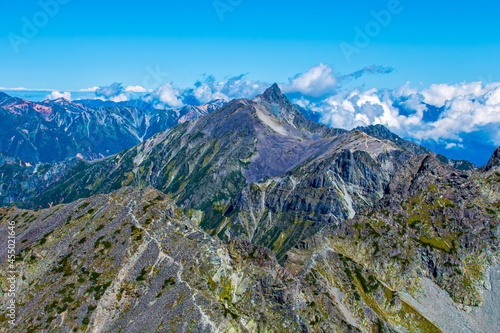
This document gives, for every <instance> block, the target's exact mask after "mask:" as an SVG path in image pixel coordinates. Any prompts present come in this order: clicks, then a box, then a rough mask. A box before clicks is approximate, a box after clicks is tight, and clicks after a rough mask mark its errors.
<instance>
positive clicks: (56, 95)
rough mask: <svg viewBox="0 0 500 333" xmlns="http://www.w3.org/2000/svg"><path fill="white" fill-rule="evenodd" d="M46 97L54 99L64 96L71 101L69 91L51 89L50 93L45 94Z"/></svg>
mask: <svg viewBox="0 0 500 333" xmlns="http://www.w3.org/2000/svg"><path fill="white" fill-rule="evenodd" d="M46 98H47V99H50V100H54V99H59V98H64V99H66V100H68V101H71V93H70V92H69V91H64V92H60V91H57V90H56V91H53V92H51V93H50V95H47V97H46Z"/></svg>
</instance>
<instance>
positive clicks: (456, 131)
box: [294, 83, 500, 149]
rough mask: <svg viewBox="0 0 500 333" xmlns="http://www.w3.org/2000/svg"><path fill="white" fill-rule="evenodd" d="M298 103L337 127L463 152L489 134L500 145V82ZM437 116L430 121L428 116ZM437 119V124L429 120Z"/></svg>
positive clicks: (350, 94) (406, 87)
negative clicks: (477, 136) (471, 139)
mask: <svg viewBox="0 0 500 333" xmlns="http://www.w3.org/2000/svg"><path fill="white" fill-rule="evenodd" d="M294 102H296V103H299V104H300V105H301V106H303V107H306V108H309V109H310V110H312V111H315V112H320V113H321V114H322V119H321V121H322V122H323V123H325V124H327V125H329V126H332V127H339V128H346V129H353V128H355V127H358V126H367V125H375V124H382V125H385V126H387V127H388V128H389V129H390V130H392V131H393V132H395V133H396V134H398V135H400V136H403V137H408V138H412V139H415V140H417V141H420V140H434V141H436V142H444V143H446V146H447V149H452V148H462V147H463V145H462V144H460V142H461V141H462V140H463V139H462V136H463V135H464V134H467V133H475V132H481V133H488V135H489V137H490V138H491V141H492V143H493V144H495V145H500V134H499V132H500V131H499V130H498V129H499V128H500V83H493V84H488V85H483V84H482V83H470V84H465V83H462V84H456V85H446V84H441V85H433V86H431V87H429V88H426V89H423V90H422V91H418V90H417V89H413V88H411V87H410V86H409V84H406V85H404V86H402V87H400V88H398V89H395V90H377V89H371V90H367V91H360V90H359V89H354V90H351V91H339V92H338V93H336V94H334V95H331V96H329V97H327V98H324V99H322V100H321V101H314V102H312V101H310V100H307V99H303V98H302V99H297V100H295V101H294ZM432 112H434V113H436V114H435V115H434V116H433V117H426V115H428V114H429V113H432ZM429 119H432V120H429Z"/></svg>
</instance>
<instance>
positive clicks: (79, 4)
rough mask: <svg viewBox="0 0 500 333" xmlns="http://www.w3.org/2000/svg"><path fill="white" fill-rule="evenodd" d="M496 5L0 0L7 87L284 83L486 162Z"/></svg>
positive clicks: (203, 95) (187, 87)
mask: <svg viewBox="0 0 500 333" xmlns="http://www.w3.org/2000/svg"><path fill="white" fill-rule="evenodd" d="M499 12H500V3H499V2H497V1H479V2H478V1H475V2H473V1H448V0H446V1H439V2H436V1H429V0H400V1H398V0H384V1H380V0H376V1H373V0H372V1H360V0H358V1H356V0H353V1H337V2H334V1H332V2H327V1H316V0H309V1H297V0H287V1H284V0H275V1H272V2H269V1H263V0H215V1H214V0H203V1H200V0H191V1H165V0H164V1H152V0H143V1H141V2H140V3H139V2H123V1H96V0H86V1H81V0H24V1H19V0H0V22H1V23H0V50H1V52H0V90H3V91H6V92H7V93H10V94H11V95H14V96H19V97H23V98H26V99H31V100H42V99H45V98H58V97H66V98H68V99H73V100H74V99H78V98H101V99H109V100H113V101H122V100H126V99H131V98H136V97H137V96H144V95H145V94H150V95H149V96H150V97H148V98H149V99H150V101H152V102H154V103H156V105H158V106H159V107H171V108H178V107H181V106H182V105H183V104H184V103H185V97H186V96H187V95H189V94H194V95H195V96H196V98H197V99H198V100H199V101H200V102H208V101H209V100H211V99H215V98H226V99H230V98H237V97H252V96H254V95H255V94H257V93H260V92H262V90H263V89H265V87H267V86H268V85H270V84H271V83H274V82H277V83H279V84H280V86H281V87H282V89H283V90H284V91H285V93H287V94H288V95H289V97H290V98H291V99H292V100H293V102H295V103H298V104H301V105H303V106H304V107H307V108H309V109H314V110H315V111H317V112H320V113H321V114H322V118H321V122H323V123H325V124H327V125H329V126H332V127H342V128H347V129H351V128H354V127H356V126H364V125H370V124H383V125H385V126H387V127H388V128H389V129H390V130H391V131H393V132H395V133H396V134H398V135H400V136H402V137H404V138H408V139H411V140H414V141H416V142H420V143H422V144H424V145H426V146H427V147H429V148H432V149H433V150H435V151H437V152H440V153H444V154H445V155H447V156H450V157H454V158H463V159H469V160H472V161H474V162H475V163H477V164H479V165H481V164H484V163H486V162H487V160H488V158H489V156H490V155H491V153H492V152H493V150H494V148H495V147H496V146H498V145H500V83H499V82H500V39H499V37H498V36H500V24H498V13H499ZM242 74H245V76H243V77H242V76H241V75H242ZM478 81H480V82H479V83H477V82H478ZM16 87H24V88H28V89H30V90H33V89H41V90H43V91H12V90H11V89H9V88H16ZM98 87H101V89H97V88H98ZM82 89H84V90H86V91H81V90H82ZM53 90H56V91H53ZM141 94H142V95H141Z"/></svg>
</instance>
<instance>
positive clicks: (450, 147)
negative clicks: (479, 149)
mask: <svg viewBox="0 0 500 333" xmlns="http://www.w3.org/2000/svg"><path fill="white" fill-rule="evenodd" d="M457 147H458V148H464V145H462V144H460V143H455V142H450V143H448V144H446V147H444V149H452V148H457Z"/></svg>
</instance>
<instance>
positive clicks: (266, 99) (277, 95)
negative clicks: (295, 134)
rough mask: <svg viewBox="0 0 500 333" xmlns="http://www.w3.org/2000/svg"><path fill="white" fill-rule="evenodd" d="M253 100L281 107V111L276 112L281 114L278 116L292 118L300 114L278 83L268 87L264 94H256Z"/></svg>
mask: <svg viewBox="0 0 500 333" xmlns="http://www.w3.org/2000/svg"><path fill="white" fill-rule="evenodd" d="M253 101H254V102H257V103H269V104H271V105H277V106H278V107H279V111H278V112H276V113H279V114H277V115H276V116H280V117H284V118H286V119H287V120H291V118H293V116H296V115H298V114H300V112H299V111H298V110H297V109H296V108H295V106H294V105H293V104H292V102H290V100H288V98H287V97H286V96H285V95H284V94H283V92H282V91H281V89H280V87H279V86H278V84H277V83H275V84H273V85H272V86H271V87H269V88H267V90H266V91H264V93H263V94H262V95H258V96H256V97H255V98H254V99H253Z"/></svg>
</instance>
